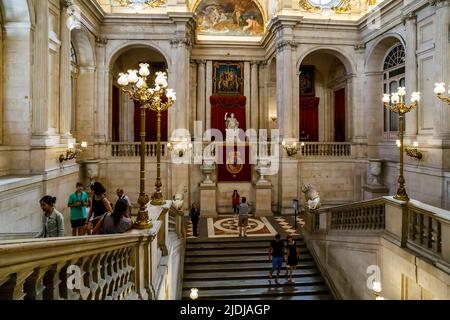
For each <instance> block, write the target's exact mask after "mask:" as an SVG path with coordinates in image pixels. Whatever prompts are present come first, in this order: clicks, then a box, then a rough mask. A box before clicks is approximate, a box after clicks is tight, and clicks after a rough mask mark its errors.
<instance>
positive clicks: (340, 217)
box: [330, 199, 385, 231]
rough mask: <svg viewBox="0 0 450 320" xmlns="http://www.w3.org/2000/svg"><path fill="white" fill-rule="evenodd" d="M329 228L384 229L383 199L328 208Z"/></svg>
mask: <svg viewBox="0 0 450 320" xmlns="http://www.w3.org/2000/svg"><path fill="white" fill-rule="evenodd" d="M330 212H331V225H330V229H331V230H361V231H364V230H384V228H385V212H384V201H383V200H382V199H374V200H371V201H363V202H359V203H358V202H357V203H352V204H351V205H344V206H338V207H334V208H331V209H330Z"/></svg>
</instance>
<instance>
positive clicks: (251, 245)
mask: <svg viewBox="0 0 450 320" xmlns="http://www.w3.org/2000/svg"><path fill="white" fill-rule="evenodd" d="M269 245H270V241H263V242H245V241H242V242H241V241H239V242H238V241H235V242H227V243H221V244H219V243H201V242H199V243H196V244H193V243H192V242H188V243H187V244H186V249H187V250H220V249H246V248H248V249H252V250H254V249H257V248H260V249H261V248H263V249H266V250H268V249H269ZM297 246H298V247H304V246H305V244H304V243H303V242H297Z"/></svg>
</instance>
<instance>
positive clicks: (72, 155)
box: [59, 141, 87, 163]
mask: <svg viewBox="0 0 450 320" xmlns="http://www.w3.org/2000/svg"><path fill="white" fill-rule="evenodd" d="M80 146H81V149H77V148H75V144H74V143H72V142H69V145H68V147H67V150H66V154H65V155H64V154H61V155H60V156H59V162H60V163H62V162H64V161H68V160H72V159H76V158H77V157H78V156H79V155H80V154H81V153H83V152H84V151H85V150H86V148H87V142H86V141H82V142H81V144H80Z"/></svg>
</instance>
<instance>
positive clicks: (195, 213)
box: [189, 202, 200, 237]
mask: <svg viewBox="0 0 450 320" xmlns="http://www.w3.org/2000/svg"><path fill="white" fill-rule="evenodd" d="M189 216H190V218H191V222H192V231H193V235H194V237H198V222H199V220H200V209H199V208H198V204H197V203H196V202H193V203H192V206H191V211H190V212H189Z"/></svg>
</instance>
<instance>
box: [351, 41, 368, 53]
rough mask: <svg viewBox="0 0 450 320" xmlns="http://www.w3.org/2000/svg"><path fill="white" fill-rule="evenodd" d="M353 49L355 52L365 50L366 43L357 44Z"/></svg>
mask: <svg viewBox="0 0 450 320" xmlns="http://www.w3.org/2000/svg"><path fill="white" fill-rule="evenodd" d="M353 48H354V49H355V51H358V50H365V49H366V44H365V43H363V42H362V43H357V44H355V45H354V46H353Z"/></svg>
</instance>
